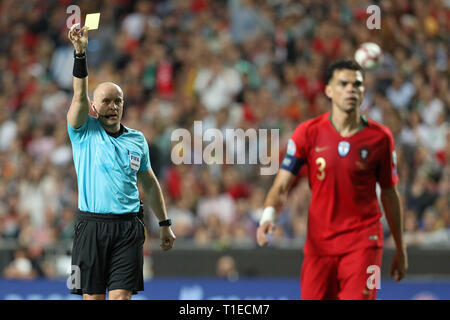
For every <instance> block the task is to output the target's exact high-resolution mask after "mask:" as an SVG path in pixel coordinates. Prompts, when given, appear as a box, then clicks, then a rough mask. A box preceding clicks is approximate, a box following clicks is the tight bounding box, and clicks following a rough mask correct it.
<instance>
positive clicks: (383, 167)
mask: <svg viewBox="0 0 450 320" xmlns="http://www.w3.org/2000/svg"><path fill="white" fill-rule="evenodd" d="M385 132H386V133H387V138H386V143H385V144H384V146H383V148H384V149H383V150H380V154H381V159H380V164H379V166H378V172H377V175H378V176H377V180H378V182H379V184H380V187H381V188H383V189H385V188H392V187H394V186H395V185H396V184H397V182H398V174H397V154H396V152H395V145H394V137H393V136H392V133H391V132H390V131H389V129H386V131H385Z"/></svg>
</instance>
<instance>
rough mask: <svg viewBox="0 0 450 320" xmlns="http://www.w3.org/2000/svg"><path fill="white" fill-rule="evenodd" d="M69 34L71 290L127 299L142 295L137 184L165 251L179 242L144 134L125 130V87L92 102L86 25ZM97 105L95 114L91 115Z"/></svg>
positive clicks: (104, 89) (99, 91) (102, 88)
mask: <svg viewBox="0 0 450 320" xmlns="http://www.w3.org/2000/svg"><path fill="white" fill-rule="evenodd" d="M76 27H77V25H74V26H73V27H72V28H71V29H70V31H69V39H70V41H71V42H72V44H73V46H74V48H75V52H74V60H75V61H74V67H73V90H74V96H73V99H72V104H71V106H70V109H69V112H68V113H67V123H68V125H67V130H68V132H69V137H70V141H71V143H72V149H73V160H74V164H75V170H76V173H77V180H78V207H79V213H78V215H77V221H76V224H75V238H74V242H73V250H72V270H74V268H75V270H78V273H77V272H76V273H75V277H78V279H77V278H75V285H73V284H72V285H71V293H74V294H80V295H82V296H83V299H85V300H88V299H90V300H105V299H106V291H107V290H108V299H110V300H129V299H131V295H132V294H136V293H137V292H138V291H142V290H144V281H143V261H144V260H143V243H144V240H145V227H144V225H143V223H142V220H141V219H142V215H143V210H142V206H141V202H140V200H139V192H138V188H137V179H138V178H139V181H140V182H141V183H142V185H143V187H144V189H145V192H146V193H147V194H148V197H149V199H150V205H151V207H152V209H153V212H154V213H155V215H156V217H157V218H158V220H159V221H160V222H159V225H160V226H161V234H160V238H161V241H162V243H161V248H162V249H163V250H169V249H171V248H172V246H173V242H174V241H175V235H174V234H173V232H172V230H171V228H170V225H171V221H170V219H168V217H167V213H166V209H165V205H164V199H163V196H162V192H161V188H160V186H159V183H158V180H157V179H156V177H155V175H154V173H153V171H152V169H151V167H150V157H149V151H148V145H147V142H146V139H145V137H144V135H143V134H142V133H141V132H139V131H137V130H133V129H130V128H126V127H125V126H123V125H122V124H121V123H120V121H121V119H122V113H123V92H122V89H121V88H120V87H119V86H118V85H116V84H114V83H111V82H104V83H101V84H100V85H98V86H97V88H96V89H95V90H94V101H93V102H92V103H91V102H90V101H89V97H88V72H87V64H86V46H87V43H88V37H87V28H86V27H84V28H82V29H79V30H77V29H76ZM90 106H92V108H93V110H94V111H95V113H96V117H91V116H89V109H90Z"/></svg>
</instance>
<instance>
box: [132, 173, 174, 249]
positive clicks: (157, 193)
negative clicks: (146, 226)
mask: <svg viewBox="0 0 450 320" xmlns="http://www.w3.org/2000/svg"><path fill="white" fill-rule="evenodd" d="M138 179H139V182H140V183H141V184H142V186H143V187H144V191H145V193H146V195H147V197H148V199H149V203H150V207H151V208H152V210H153V212H154V214H155V216H156V218H157V219H158V220H159V222H162V221H169V218H168V216H167V212H166V206H165V204H164V197H163V194H162V190H161V186H160V185H159V182H158V179H157V178H156V176H155V173H154V172H153V170H152V169H151V168H150V169H148V170H145V171H141V172H139V173H138ZM160 238H161V248H162V249H163V250H169V249H171V248H172V246H173V242H174V241H175V239H176V237H175V235H174V233H173V232H172V229H171V228H170V226H162V227H161V232H160Z"/></svg>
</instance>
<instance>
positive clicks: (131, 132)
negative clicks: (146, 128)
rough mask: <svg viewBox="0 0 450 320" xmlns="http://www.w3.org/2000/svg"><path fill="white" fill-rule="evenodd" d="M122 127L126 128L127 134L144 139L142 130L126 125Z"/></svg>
mask: <svg viewBox="0 0 450 320" xmlns="http://www.w3.org/2000/svg"><path fill="white" fill-rule="evenodd" d="M124 128H125V129H126V133H127V135H130V136H136V138H142V139H144V140H146V139H145V135H144V133H142V131H140V130H138V129H133V128H130V127H127V126H125V125H124Z"/></svg>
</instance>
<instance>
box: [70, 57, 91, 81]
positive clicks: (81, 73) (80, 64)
mask: <svg viewBox="0 0 450 320" xmlns="http://www.w3.org/2000/svg"><path fill="white" fill-rule="evenodd" d="M73 57H74V61H73V76H74V77H76V78H86V77H87V76H88V70H87V63H86V52H83V53H76V52H75V51H74V52H73Z"/></svg>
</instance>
